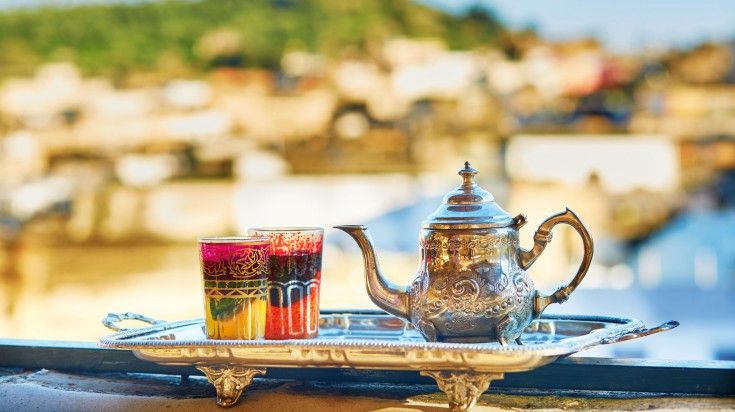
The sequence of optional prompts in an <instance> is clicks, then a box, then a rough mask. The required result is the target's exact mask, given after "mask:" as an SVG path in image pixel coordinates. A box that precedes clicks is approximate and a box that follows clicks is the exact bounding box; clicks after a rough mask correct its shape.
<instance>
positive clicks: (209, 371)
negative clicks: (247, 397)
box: [196, 365, 265, 406]
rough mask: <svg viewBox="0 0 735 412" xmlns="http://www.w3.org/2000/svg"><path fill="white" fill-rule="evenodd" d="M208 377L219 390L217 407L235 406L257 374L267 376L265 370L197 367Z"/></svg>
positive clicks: (233, 367)
mask: <svg viewBox="0 0 735 412" xmlns="http://www.w3.org/2000/svg"><path fill="white" fill-rule="evenodd" d="M196 368H197V369H199V370H200V371H202V372H204V374H205V375H207V379H209V382H210V383H211V384H212V385H214V388H215V389H216V390H217V405H219V406H234V405H235V404H236V403H237V401H238V400H239V399H240V395H242V391H243V389H245V387H246V386H248V385H250V383H251V382H252V381H253V378H254V377H255V375H257V374H265V369H258V368H246V367H240V366H226V365H221V366H197V367H196Z"/></svg>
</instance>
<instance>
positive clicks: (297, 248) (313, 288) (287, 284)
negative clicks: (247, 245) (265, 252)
mask: <svg viewBox="0 0 735 412" xmlns="http://www.w3.org/2000/svg"><path fill="white" fill-rule="evenodd" d="M248 234H249V235H250V236H268V237H269V238H270V242H271V254H270V259H269V273H268V308H267V309H266V310H267V313H268V315H267V317H266V329H265V338H266V339H308V338H315V337H316V336H317V335H318V334H319V289H320V284H321V280H322V243H323V238H324V229H322V228H320V227H270V228H269V227H262V228H253V229H249V230H248Z"/></svg>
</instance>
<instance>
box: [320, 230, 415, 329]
mask: <svg viewBox="0 0 735 412" xmlns="http://www.w3.org/2000/svg"><path fill="white" fill-rule="evenodd" d="M334 228H335V229H339V230H341V231H343V232H345V233H347V234H348V235H350V236H351V237H352V238H353V239H355V242H357V245H358V246H359V247H360V250H361V251H362V257H363V264H364V266H365V284H366V285H367V292H368V296H370V300H372V301H373V303H375V304H376V305H377V306H378V307H379V308H381V309H383V310H384V311H386V312H388V313H390V314H391V315H394V316H398V317H400V318H404V319H409V314H408V288H407V287H406V286H398V285H395V284H394V283H392V282H391V281H389V280H388V279H386V278H385V277H384V276H383V273H382V272H381V271H380V266H379V265H378V259H377V257H376V256H375V248H374V246H373V239H372V237H371V236H370V232H368V230H367V227H366V226H363V225H342V226H335V227H334Z"/></svg>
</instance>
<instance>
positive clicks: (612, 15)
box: [0, 0, 735, 52]
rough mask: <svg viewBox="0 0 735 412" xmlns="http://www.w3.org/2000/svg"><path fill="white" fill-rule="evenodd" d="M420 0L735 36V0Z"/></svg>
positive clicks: (654, 43) (687, 41) (644, 32)
mask: <svg viewBox="0 0 735 412" xmlns="http://www.w3.org/2000/svg"><path fill="white" fill-rule="evenodd" d="M117 1H118V2H135V1H139V0H117ZM416 1H418V2H420V3H424V4H428V5H431V6H433V7H436V8H439V9H442V10H446V11H450V12H461V11H462V10H464V9H467V8H468V7H471V6H473V5H476V4H480V5H484V6H489V7H491V8H492V9H493V10H495V12H496V14H497V15H498V16H499V17H500V18H501V20H502V21H503V22H504V23H505V24H507V25H509V26H510V27H511V28H524V27H528V26H532V27H534V28H536V30H538V32H539V33H540V34H541V35H542V36H543V37H545V38H548V39H552V40H563V39H569V38H575V37H577V38H578V37H580V36H590V35H592V36H595V37H597V38H598V39H600V40H602V41H603V42H604V43H605V45H606V46H607V47H608V48H610V49H611V50H613V51H621V52H631V51H636V50H642V49H644V48H666V47H678V48H688V47H692V46H694V45H696V44H698V43H702V42H704V41H723V40H735V0H416ZM90 2H98V3H101V2H104V0H0V10H2V9H7V8H11V7H28V6H29V5H37V4H57V5H69V4H79V3H90Z"/></svg>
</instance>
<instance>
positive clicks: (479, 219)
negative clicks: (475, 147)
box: [421, 162, 513, 229]
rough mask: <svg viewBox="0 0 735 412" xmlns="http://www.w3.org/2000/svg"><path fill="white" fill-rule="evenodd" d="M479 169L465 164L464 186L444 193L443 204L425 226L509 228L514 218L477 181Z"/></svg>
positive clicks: (463, 170) (427, 219) (426, 227)
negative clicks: (476, 176) (475, 178)
mask: <svg viewBox="0 0 735 412" xmlns="http://www.w3.org/2000/svg"><path fill="white" fill-rule="evenodd" d="M476 174H477V170H475V169H473V168H472V167H471V166H470V162H465V163H464V169H461V170H460V171H459V175H460V176H462V179H463V181H462V185H460V186H459V187H457V188H456V189H454V190H452V191H451V192H449V193H447V194H446V195H445V196H444V200H443V202H442V205H441V206H439V208H438V209H436V211H434V213H432V214H430V215H429V216H428V217H427V218H426V220H424V222H423V223H422V224H421V227H422V228H424V229H482V228H491V227H506V226H509V225H511V224H513V217H512V216H511V215H509V214H508V212H506V211H505V210H503V208H501V207H500V206H498V204H497V203H496V202H495V197H493V195H492V194H491V193H490V192H488V191H486V190H484V189H483V188H481V187H480V186H478V185H477V183H475V180H474V177H475V175H476Z"/></svg>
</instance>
